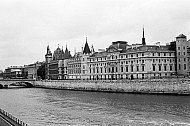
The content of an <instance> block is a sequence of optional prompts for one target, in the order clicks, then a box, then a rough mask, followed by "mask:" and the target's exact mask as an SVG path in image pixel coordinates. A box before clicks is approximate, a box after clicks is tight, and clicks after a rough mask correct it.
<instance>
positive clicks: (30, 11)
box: [0, 0, 190, 70]
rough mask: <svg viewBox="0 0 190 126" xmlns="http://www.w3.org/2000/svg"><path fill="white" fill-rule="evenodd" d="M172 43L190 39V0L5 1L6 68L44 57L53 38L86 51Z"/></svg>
mask: <svg viewBox="0 0 190 126" xmlns="http://www.w3.org/2000/svg"><path fill="white" fill-rule="evenodd" d="M143 25H144V27H145V38H146V43H147V44H154V43H156V42H158V41H160V42H161V44H164V45H165V44H166V43H167V42H170V41H172V40H174V39H175V37H176V36H177V35H179V34H181V33H183V34H185V35H186V36H187V38H190V0H0V69H2V70H4V69H5V68H7V67H9V66H13V65H24V64H30V63H34V62H36V61H44V60H45V58H44V55H45V53H46V48H47V45H48V43H49V45H50V49H51V51H52V52H53V51H54V50H55V49H56V48H57V47H58V45H59V47H61V48H62V46H63V49H65V47H66V44H67V46H68V49H69V50H70V51H71V52H72V54H73V53H74V50H75V48H76V51H81V47H82V46H84V44H85V37H86V36H87V37H88V43H89V45H90V46H92V44H93V46H94V48H95V50H98V49H100V48H101V49H105V48H107V47H108V46H109V45H110V44H111V42H113V41H117V40H122V41H128V42H129V44H133V43H141V38H142V28H143Z"/></svg>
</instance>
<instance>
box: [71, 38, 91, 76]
mask: <svg viewBox="0 0 190 126" xmlns="http://www.w3.org/2000/svg"><path fill="white" fill-rule="evenodd" d="M92 53H94V48H93V46H92V48H91V50H90V48H89V45H88V42H87V38H86V43H85V46H84V48H82V51H81V52H78V53H75V55H74V56H73V57H72V58H70V59H68V63H67V69H68V79H88V78H89V73H88V69H89V68H88V64H87V60H88V57H89V56H90V55H91V54H92Z"/></svg>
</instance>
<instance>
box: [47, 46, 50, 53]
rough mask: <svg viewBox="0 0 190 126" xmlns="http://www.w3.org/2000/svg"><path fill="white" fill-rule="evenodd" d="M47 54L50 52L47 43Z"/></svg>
mask: <svg viewBox="0 0 190 126" xmlns="http://www.w3.org/2000/svg"><path fill="white" fill-rule="evenodd" d="M47 54H51V51H50V48H49V44H48V46H47Z"/></svg>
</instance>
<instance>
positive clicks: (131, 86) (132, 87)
mask: <svg viewBox="0 0 190 126" xmlns="http://www.w3.org/2000/svg"><path fill="white" fill-rule="evenodd" d="M35 86H36V87H43V88H54V89H70V90H85V91H103V92H121V93H122V92H125V93H154V94H176V95H190V79H187V78H183V79H177V78H175V79H143V80H112V81H110V80H101V81H100V80H95V81H91V80H48V81H36V83H35Z"/></svg>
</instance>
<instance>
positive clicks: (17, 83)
mask: <svg viewBox="0 0 190 126" xmlns="http://www.w3.org/2000/svg"><path fill="white" fill-rule="evenodd" d="M15 83H16V84H15ZM8 85H10V86H11V85H12V86H25V87H34V85H33V84H32V83H31V82H26V81H17V82H14V83H9V84H8Z"/></svg>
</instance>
